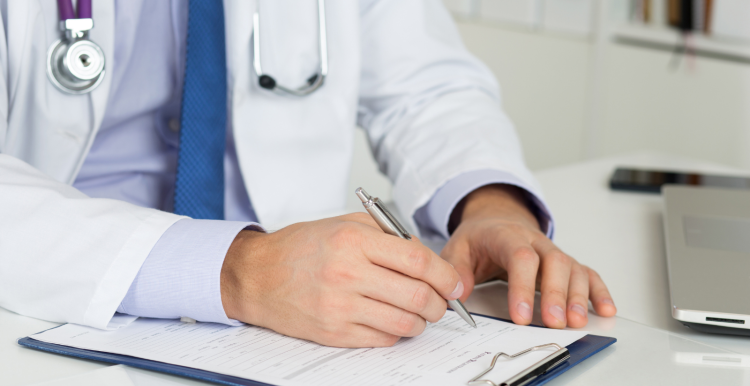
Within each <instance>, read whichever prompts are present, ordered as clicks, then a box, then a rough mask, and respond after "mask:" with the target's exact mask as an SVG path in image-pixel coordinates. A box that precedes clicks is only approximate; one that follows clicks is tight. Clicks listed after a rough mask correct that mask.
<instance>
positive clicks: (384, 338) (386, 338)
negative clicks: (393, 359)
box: [372, 334, 401, 347]
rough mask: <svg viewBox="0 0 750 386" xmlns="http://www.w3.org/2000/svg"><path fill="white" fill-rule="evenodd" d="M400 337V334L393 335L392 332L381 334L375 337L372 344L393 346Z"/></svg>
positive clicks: (374, 345) (375, 345)
mask: <svg viewBox="0 0 750 386" xmlns="http://www.w3.org/2000/svg"><path fill="white" fill-rule="evenodd" d="M399 339H401V337H400V336H396V335H391V334H382V335H381V336H379V337H377V338H375V339H373V340H374V344H373V345H372V346H373V347H391V346H393V345H394V344H396V342H398V340H399Z"/></svg>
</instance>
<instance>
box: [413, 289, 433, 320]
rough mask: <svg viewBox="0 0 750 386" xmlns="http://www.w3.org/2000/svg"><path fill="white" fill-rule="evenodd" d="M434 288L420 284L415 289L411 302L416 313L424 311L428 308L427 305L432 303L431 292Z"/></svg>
mask: <svg viewBox="0 0 750 386" xmlns="http://www.w3.org/2000/svg"><path fill="white" fill-rule="evenodd" d="M431 291H432V288H429V287H428V286H427V285H426V284H420V285H418V286H417V289H416V290H415V291H414V296H412V298H411V303H412V307H413V309H414V311H415V312H416V313H418V314H419V313H422V312H423V311H424V310H425V309H427V305H429V303H430V292H431Z"/></svg>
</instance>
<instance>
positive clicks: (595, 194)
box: [0, 155, 750, 386]
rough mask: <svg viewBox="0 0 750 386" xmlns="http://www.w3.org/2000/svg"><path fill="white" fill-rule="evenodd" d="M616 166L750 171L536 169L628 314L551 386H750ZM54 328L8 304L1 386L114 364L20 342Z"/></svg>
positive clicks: (749, 361) (743, 346)
mask: <svg viewBox="0 0 750 386" xmlns="http://www.w3.org/2000/svg"><path fill="white" fill-rule="evenodd" d="M615 166H641V167H644V166H648V167H654V168H673V169H690V170H698V171H704V172H714V173H719V172H720V173H728V174H744V175H747V174H750V173H748V172H744V173H743V171H741V170H736V169H731V168H727V167H723V166H721V165H715V164H710V163H705V162H700V161H695V160H690V159H682V158H676V157H667V156H658V155H643V156H631V157H621V158H610V159H602V160H596V161H590V162H585V163H581V164H576V165H572V166H566V167H561V168H555V169H550V170H546V171H542V172H540V173H538V174H537V176H538V178H539V179H540V181H541V183H542V185H543V187H544V190H545V192H546V194H547V200H548V202H549V204H550V206H551V207H552V210H553V212H554V214H555V218H556V221H557V237H556V241H557V243H558V245H560V247H561V248H562V249H563V250H565V251H566V252H568V253H570V254H571V255H573V256H574V257H575V258H577V259H578V260H579V261H581V262H582V263H584V264H587V265H590V266H591V267H593V268H595V269H596V270H597V271H598V272H599V273H600V274H601V275H602V277H603V278H604V279H605V281H606V282H607V284H608V286H609V288H610V291H611V292H612V295H613V296H614V299H615V303H616V304H617V307H618V310H619V313H618V316H617V317H615V318H609V319H605V318H599V317H597V316H595V315H592V316H591V317H590V322H589V325H588V326H586V328H585V330H587V331H591V332H592V333H595V334H599V335H608V336H613V337H616V338H617V339H618V342H617V343H616V344H615V345H613V346H612V347H610V348H608V349H606V350H604V351H602V352H601V353H599V354H597V355H596V356H594V357H592V358H591V359H589V360H587V361H585V362H584V363H583V364H581V365H579V366H576V367H575V368H573V369H571V370H570V371H568V372H567V373H565V374H563V375H562V376H561V377H560V378H558V379H556V380H555V381H554V382H552V383H551V384H552V385H601V384H607V385H629V386H630V385H633V384H664V385H667V384H675V385H684V384H695V385H714V384H717V385H718V384H722V385H750V338H743V337H729V336H719V335H705V334H700V333H695V332H692V331H690V330H688V329H686V328H685V327H682V325H680V324H679V323H677V322H676V321H674V320H673V319H672V318H671V316H670V313H669V293H668V289H667V274H666V263H665V258H664V247H663V242H662V228H661V201H660V197H659V196H655V195H646V194H636V193H615V192H612V191H610V190H609V189H608V188H607V180H608V178H609V175H610V174H611V172H612V170H613V169H614V167H615ZM506 295H507V288H506V287H505V285H504V284H503V283H491V284H487V285H484V286H480V287H479V288H478V289H477V291H476V292H475V293H474V294H473V295H472V296H471V298H470V299H469V301H468V302H467V304H466V305H467V307H468V308H469V309H470V310H472V311H473V312H478V313H483V314H489V315H494V316H498V317H505V318H507V317H508V314H507V310H506V308H507V301H506V298H507V297H506ZM537 304H538V301H537ZM536 312H537V316H536V321H537V323H539V318H538V309H537V310H536ZM52 326H54V324H52V323H47V322H43V321H39V320H35V319H31V318H26V317H22V316H18V315H15V314H12V313H10V312H8V311H5V310H3V309H0V331H2V332H0V384H2V385H28V384H34V383H37V382H42V381H50V380H55V379H60V378H64V377H70V376H76V375H79V376H81V375H82V374H83V377H84V378H83V379H86V378H87V375H86V373H88V374H91V375H90V377H88V378H91V379H94V378H96V377H99V376H101V375H102V374H105V373H103V372H102V370H99V371H96V372H92V370H96V369H102V368H103V367H105V366H106V365H103V364H99V363H95V362H89V361H82V360H77V359H71V358H67V357H62V356H57V355H51V354H47V353H42V352H37V351H33V350H28V349H24V348H21V347H19V346H17V345H16V344H15V340H16V339H17V338H19V337H23V336H27V335H30V334H33V333H35V332H38V331H41V330H44V329H46V328H49V327H52ZM144 373H146V372H144ZM126 378H127V379H130V380H129V381H122V383H119V382H118V383H117V384H120V385H133V384H137V385H141V383H139V382H135V381H133V380H132V379H134V378H133V377H132V376H131V377H130V378H128V377H124V378H123V379H126ZM159 379H164V380H165V381H166V380H167V379H168V380H171V381H173V382H179V383H181V384H196V385H197V384H201V383H199V382H194V381H189V380H186V379H182V378H176V377H169V376H164V375H159V376H155V377H151V378H149V382H148V384H159V383H158V382H156V381H158V380H159ZM80 383H83V382H71V383H70V384H80ZM169 384H172V382H169Z"/></svg>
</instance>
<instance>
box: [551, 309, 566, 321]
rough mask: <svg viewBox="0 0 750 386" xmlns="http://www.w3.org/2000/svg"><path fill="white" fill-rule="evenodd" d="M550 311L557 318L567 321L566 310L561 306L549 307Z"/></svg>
mask: <svg viewBox="0 0 750 386" xmlns="http://www.w3.org/2000/svg"><path fill="white" fill-rule="evenodd" d="M549 313H550V314H552V316H554V317H555V319H557V320H559V321H561V322H563V323H565V311H563V309H562V308H561V307H560V306H552V307H550V308H549Z"/></svg>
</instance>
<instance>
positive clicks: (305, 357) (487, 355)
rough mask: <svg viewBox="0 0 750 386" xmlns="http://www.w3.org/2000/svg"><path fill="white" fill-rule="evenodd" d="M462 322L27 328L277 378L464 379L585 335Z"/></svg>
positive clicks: (361, 384) (338, 384)
mask: <svg viewBox="0 0 750 386" xmlns="http://www.w3.org/2000/svg"><path fill="white" fill-rule="evenodd" d="M474 320H475V321H476V322H477V328H476V329H474V328H471V327H469V326H468V325H467V324H466V322H464V321H463V319H461V317H460V316H458V315H457V314H456V313H455V312H453V311H450V310H449V311H448V312H446V314H445V316H444V317H443V318H442V319H441V320H440V321H439V322H437V323H428V325H427V328H426V329H425V331H424V332H423V333H422V334H421V335H419V336H417V337H414V338H402V339H401V340H400V341H398V343H396V344H395V345H394V346H393V347H385V348H364V349H342V348H334V347H326V346H321V345H319V344H316V343H312V342H309V341H305V340H301V339H296V338H290V337H287V336H284V335H281V334H278V333H276V332H273V331H271V330H269V329H266V328H261V327H255V326H249V325H247V326H241V327H230V326H225V325H220V324H212V323H197V324H187V323H181V322H179V321H176V320H163V319H138V320H137V321H135V322H133V323H132V324H131V325H129V326H127V327H123V328H120V329H118V330H115V331H102V330H97V329H94V328H90V327H83V326H78V325H72V324H68V325H64V326H61V327H59V328H55V329H52V330H47V331H45V332H41V333H39V334H36V335H33V336H31V338H33V339H36V340H40V341H44V342H48V343H54V344H60V345H65V346H72V347H77V348H82V349H87V350H95V351H103V352H110V353H116V354H123V355H130V356H134V357H140V358H145V359H149V360H154V361H159V362H164V363H170V364H175V365H180V366H186V367H192V368H197V369H201V370H207V371H211V372H216V373H221V374H227V375H232V376H237V377H242V378H247V379H252V380H255V381H259V382H265V383H270V384H274V385H280V386H286V385H290V386H296V385H320V386H322V385H326V386H344V385H357V386H367V385H378V386H381V385H430V386H435V385H465V384H466V381H468V380H469V379H470V378H471V377H473V376H475V375H476V374H478V373H479V372H481V371H482V370H484V369H486V368H487V367H488V366H489V364H490V361H491V360H492V356H493V355H494V354H495V353H497V352H499V351H504V352H506V353H509V354H514V353H516V352H518V351H521V350H524V349H526V348H528V347H530V346H536V345H541V344H546V343H557V344H559V345H561V346H567V345H569V344H571V343H573V342H575V341H576V340H578V339H580V338H582V337H583V336H584V335H586V333H585V332H581V331H561V330H550V329H544V328H536V327H526V326H518V325H515V324H511V323H505V322H501V321H498V320H494V319H490V318H485V317H481V316H475V317H474ZM552 351H554V350H550V351H546V350H543V351H537V352H532V353H530V354H527V355H524V356H522V357H519V358H517V359H513V360H512V361H508V362H507V363H503V360H500V361H499V362H498V365H497V366H496V368H495V370H494V371H493V372H492V373H490V374H488V375H487V377H489V378H491V379H493V380H495V382H496V383H499V382H500V381H502V380H505V379H508V378H509V377H511V376H512V375H515V374H516V373H518V372H519V371H520V370H523V369H525V368H526V367H528V366H531V365H532V364H534V363H535V362H537V361H539V360H540V359H542V358H544V357H546V356H547V355H550V354H551V353H552Z"/></svg>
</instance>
